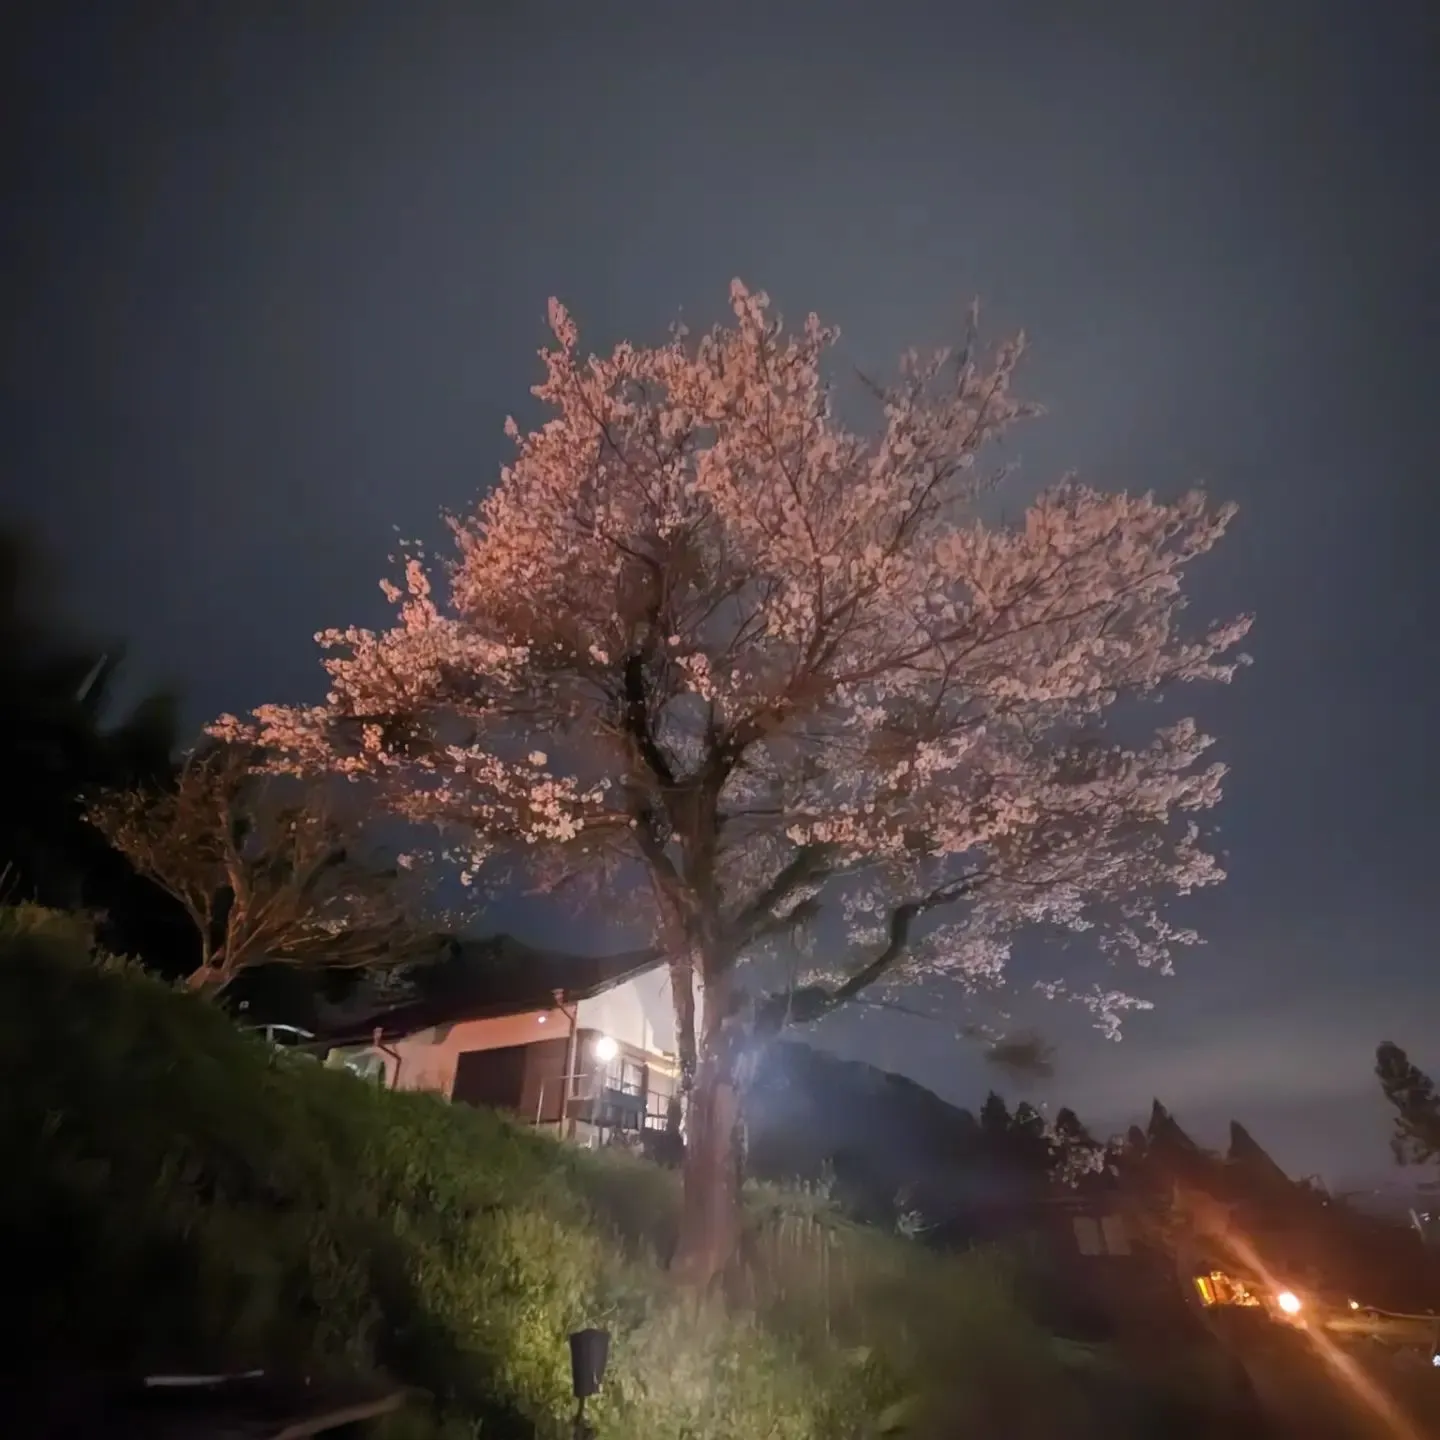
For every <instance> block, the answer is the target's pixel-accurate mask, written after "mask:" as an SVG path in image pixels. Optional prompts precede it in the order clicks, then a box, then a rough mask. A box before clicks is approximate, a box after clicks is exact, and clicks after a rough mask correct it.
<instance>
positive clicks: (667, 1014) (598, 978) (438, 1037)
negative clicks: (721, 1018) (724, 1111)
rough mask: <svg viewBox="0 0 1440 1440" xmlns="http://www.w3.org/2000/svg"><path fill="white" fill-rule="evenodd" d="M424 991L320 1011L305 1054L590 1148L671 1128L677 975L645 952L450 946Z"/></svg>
mask: <svg viewBox="0 0 1440 1440" xmlns="http://www.w3.org/2000/svg"><path fill="white" fill-rule="evenodd" d="M448 943H449V953H448V954H447V955H446V956H445V958H444V959H443V960H442V961H441V962H440V963H439V964H437V965H436V966H434V967H433V969H432V970H431V971H430V972H428V973H427V979H426V982H425V987H424V991H423V993H415V994H411V995H408V996H406V997H404V998H401V999H398V1000H390V1001H385V1000H383V999H378V998H377V997H376V996H375V994H374V993H373V992H372V993H371V994H369V995H362V996H360V997H355V998H352V999H351V1000H349V1001H347V1002H346V1003H345V1004H344V1005H339V1006H332V1007H328V1008H327V1007H323V1006H322V1007H320V1009H319V1010H318V1012H317V1014H316V1017H315V1019H314V1022H313V1024H312V1025H311V1026H310V1027H309V1028H310V1029H312V1030H313V1032H314V1037H313V1039H311V1040H309V1041H308V1042H307V1045H306V1048H308V1049H311V1050H313V1051H316V1052H318V1053H319V1054H321V1055H323V1057H324V1059H325V1063H327V1064H329V1065H334V1066H340V1065H343V1066H345V1067H346V1068H347V1069H350V1070H353V1071H355V1072H356V1073H358V1074H362V1075H365V1076H367V1077H369V1078H372V1079H375V1080H376V1081H378V1082H380V1083H382V1084H385V1085H387V1086H390V1087H392V1088H396V1089H401V1090H428V1091H433V1092H435V1093H437V1094H440V1095H443V1096H445V1097H446V1098H447V1099H450V1100H453V1101H458V1102H461V1103H464V1104H470V1105H484V1106H489V1107H493V1108H495V1109H499V1110H506V1111H509V1112H511V1113H512V1114H514V1115H516V1116H518V1117H519V1118H520V1119H522V1120H524V1121H526V1122H528V1123H530V1124H532V1125H536V1126H539V1127H541V1128H544V1129H548V1130H552V1131H557V1132H562V1133H564V1134H566V1135H567V1136H569V1137H571V1138H573V1139H576V1140H578V1141H579V1142H580V1143H582V1144H601V1143H606V1142H610V1141H615V1140H621V1141H625V1140H629V1141H633V1142H635V1143H639V1142H640V1140H641V1139H642V1137H643V1135H644V1132H645V1131H647V1130H663V1129H664V1128H665V1126H666V1123H667V1120H668V1117H669V1111H670V1105H671V1101H672V1099H673V1097H674V1096H675V1093H676V1089H677V1076H678V1066H677V1063H676V1058H675V1054H674V1051H675V1041H674V1021H673V1012H672V1008H671V1002H670V996H669V978H668V976H667V975H666V973H665V971H664V968H663V967H660V968H658V969H657V967H656V965H655V958H654V955H653V954H652V953H651V952H648V951H645V952H630V953H627V954H621V955H611V956H600V957H584V956H571V955H559V954H555V953H552V952H549V951H543V950H537V949H534V948H532V947H529V946H526V945H524V944H522V943H521V942H519V941H516V940H513V939H511V938H510V937H508V936H500V937H495V938H493V939H490V940H485V941H480V942H464V941H452V942H448Z"/></svg>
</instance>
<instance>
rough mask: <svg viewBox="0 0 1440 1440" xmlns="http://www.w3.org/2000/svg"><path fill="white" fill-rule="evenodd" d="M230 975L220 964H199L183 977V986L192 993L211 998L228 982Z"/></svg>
mask: <svg viewBox="0 0 1440 1440" xmlns="http://www.w3.org/2000/svg"><path fill="white" fill-rule="evenodd" d="M230 979H231V976H230V974H229V973H228V971H227V970H226V968H225V966H224V965H223V964H222V965H201V966H200V967H199V969H197V970H192V971H191V972H190V974H189V975H187V976H186V977H185V988H186V989H187V990H189V991H190V993H191V994H192V995H201V996H204V997H205V998H206V999H207V1000H213V999H214V998H215V997H216V996H217V995H218V994H219V993H220V992H221V991H222V990H223V989H224V988H225V987H226V985H228V984H229V983H230Z"/></svg>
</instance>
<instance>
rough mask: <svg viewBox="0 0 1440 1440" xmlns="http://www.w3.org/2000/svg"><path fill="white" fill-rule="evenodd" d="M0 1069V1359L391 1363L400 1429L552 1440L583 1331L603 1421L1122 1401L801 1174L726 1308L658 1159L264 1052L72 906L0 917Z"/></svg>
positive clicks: (62, 1369)
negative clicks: (813, 1199)
mask: <svg viewBox="0 0 1440 1440" xmlns="http://www.w3.org/2000/svg"><path fill="white" fill-rule="evenodd" d="M0 1085H3V1092H4V1096H5V1103H4V1105H3V1107H0V1141H3V1151H0V1153H3V1155H4V1157H5V1165H6V1183H5V1184H4V1186H3V1187H0V1234H4V1235H5V1236H6V1238H7V1241H8V1242H9V1246H10V1254H9V1260H10V1267H9V1273H8V1276H7V1282H6V1286H5V1291H6V1300H7V1305H8V1309H9V1310H10V1313H12V1314H19V1315H24V1316H26V1317H27V1324H26V1326H25V1327H24V1329H23V1331H22V1333H21V1335H20V1336H19V1337H18V1338H19V1343H20V1347H21V1348H20V1349H19V1350H14V1351H11V1352H10V1353H9V1354H7V1355H6V1356H5V1357H4V1358H5V1368H6V1369H10V1368H11V1367H12V1365H13V1366H14V1367H15V1369H16V1370H18V1371H19V1372H22V1373H28V1374H32V1375H33V1374H37V1373H38V1374H43V1373H46V1372H52V1373H55V1374H57V1375H64V1374H72V1373H74V1372H76V1371H79V1370H90V1369H102V1368H103V1369H139V1368H143V1367H152V1366H153V1367H163V1368H167V1369H171V1368H176V1367H184V1366H199V1367H205V1368H209V1367H213V1366H222V1365H225V1366H229V1365H250V1364H259V1365H280V1366H286V1367H293V1366H296V1365H303V1366H304V1367H306V1368H308V1369H309V1370H311V1371H312V1372H323V1371H327V1370H331V1369H338V1370H345V1371H348V1372H352V1373H353V1372H357V1371H358V1372H363V1373H373V1372H376V1371H383V1372H386V1373H388V1374H390V1375H392V1376H394V1377H396V1378H397V1379H399V1380H401V1381H404V1382H406V1383H408V1384H410V1385H413V1386H416V1387H420V1388H421V1389H423V1390H424V1391H425V1392H427V1393H428V1394H429V1395H430V1396H432V1397H433V1402H432V1403H431V1404H430V1405H429V1406H428V1407H427V1406H423V1405H422V1406H421V1407H419V1408H418V1409H417V1410H416V1411H415V1413H414V1414H413V1415H412V1416H411V1417H410V1418H409V1419H406V1420H404V1421H401V1422H398V1426H399V1428H401V1429H405V1430H414V1431H416V1433H427V1432H428V1431H430V1430H432V1429H433V1428H435V1427H439V1428H442V1429H443V1430H444V1431H445V1432H446V1434H447V1435H452V1434H453V1435H455V1436H457V1437H458V1436H461V1435H473V1434H480V1435H482V1436H483V1437H484V1440H494V1437H505V1436H526V1435H532V1434H533V1435H536V1436H539V1437H545V1436H551V1435H557V1436H558V1435H560V1434H562V1433H568V1431H566V1430H565V1427H564V1420H565V1417H566V1416H567V1415H568V1412H569V1407H570V1402H569V1399H568V1391H569V1386H568V1379H569V1377H568V1361H567V1354H566V1349H565V1343H564V1342H565V1336H566V1335H567V1333H568V1332H569V1331H570V1330H572V1329H574V1328H576V1327H578V1326H580V1325H585V1324H599V1325H604V1326H606V1327H608V1328H609V1329H610V1330H611V1332H612V1335H613V1342H612V1355H613V1360H612V1368H611V1375H610V1379H609V1382H608V1383H607V1386H606V1393H605V1395H604V1396H603V1397H602V1399H601V1401H600V1403H599V1405H598V1406H597V1407H596V1409H595V1413H594V1418H595V1421H596V1423H597V1425H598V1427H599V1430H600V1433H601V1435H602V1436H614V1437H617V1440H618V1437H622V1436H623V1437H625V1440H677V1437H682V1436H683V1437H692V1440H732V1437H733V1440H767V1437H769V1440H792V1437H794V1440H809V1437H816V1440H818V1437H830V1436H833V1437H837V1440H839V1437H847V1436H861V1435H878V1434H882V1433H905V1434H912V1435H917V1436H926V1435H935V1436H940V1435H950V1434H958V1433H974V1434H982V1435H983V1434H996V1435H999V1434H1003V1435H1005V1436H1006V1437H1007V1440H1026V1437H1031V1436H1033V1437H1037V1440H1038V1437H1042V1436H1043V1437H1045V1440H1051V1437H1063V1436H1080V1435H1085V1434H1092V1433H1093V1434H1098V1433H1102V1431H1103V1433H1108V1434H1111V1435H1113V1434H1115V1433H1117V1423H1116V1422H1118V1421H1119V1420H1120V1419H1121V1416H1120V1415H1119V1413H1118V1412H1117V1409H1116V1407H1117V1406H1119V1407H1120V1408H1121V1409H1133V1408H1134V1407H1135V1406H1136V1405H1138V1404H1139V1403H1140V1402H1139V1401H1138V1400H1136V1399H1135V1397H1134V1395H1133V1394H1132V1392H1131V1389H1130V1387H1123V1386H1118V1385H1116V1384H1115V1383H1113V1381H1112V1379H1111V1378H1109V1371H1108V1370H1107V1369H1106V1368H1105V1364H1104V1362H1103V1361H1097V1360H1096V1359H1095V1357H1094V1356H1086V1357H1082V1359H1083V1362H1084V1363H1078V1364H1077V1363H1076V1358H1075V1356H1074V1355H1073V1354H1071V1355H1067V1354H1066V1353H1064V1352H1063V1351H1062V1350H1061V1349H1060V1348H1059V1347H1057V1346H1056V1345H1055V1344H1054V1343H1052V1342H1051V1340H1050V1338H1049V1337H1047V1336H1046V1335H1045V1334H1044V1333H1043V1332H1042V1331H1041V1330H1039V1329H1038V1328H1037V1327H1036V1326H1035V1325H1034V1324H1033V1323H1032V1322H1031V1321H1030V1320H1029V1319H1028V1318H1027V1316H1026V1315H1025V1314H1024V1313H1022V1312H1021V1310H1020V1309H1019V1307H1018V1306H1017V1304H1016V1302H1015V1301H1014V1299H1013V1297H1012V1294H1011V1292H1010V1289H1009V1287H1008V1286H1007V1284H1006V1281H1005V1277H1004V1274H1003V1273H1002V1270H1001V1269H1000V1267H999V1266H998V1265H997V1264H996V1263H995V1262H994V1261H993V1260H987V1259H985V1258H983V1257H977V1258H971V1259H958V1258H957V1259H942V1258H937V1257H936V1256H934V1255H932V1254H925V1253H923V1252H921V1251H919V1250H918V1249H917V1248H916V1247H914V1246H912V1245H910V1244H908V1243H907V1242H905V1241H903V1240H900V1239H898V1238H896V1237H891V1236H886V1235H882V1234H879V1233H876V1232H873V1231H863V1230H859V1229H855V1228H853V1227H849V1226H847V1225H845V1224H844V1223H842V1222H840V1221H839V1220H838V1219H836V1218H835V1217H834V1216H833V1215H831V1214H829V1213H828V1212H826V1211H825V1210H824V1208H823V1207H815V1208H809V1207H807V1204H806V1202H805V1199H804V1197H803V1196H784V1195H780V1194H757V1195H756V1197H755V1198H754V1204H753V1209H752V1213H751V1215H750V1217H749V1221H748V1227H747V1236H746V1246H745V1254H744V1258H743V1261H742V1262H741V1264H740V1265H739V1266H738V1267H737V1272H736V1275H735V1276H734V1277H733V1279H734V1283H733V1285H732V1292H733V1293H732V1296H731V1300H730V1303H729V1304H728V1305H721V1304H719V1303H712V1304H708V1305H706V1306H703V1307H702V1306H697V1304H696V1303H695V1302H694V1301H692V1300H689V1299H687V1298H686V1297H684V1296H681V1295H678V1294H676V1293H674V1292H673V1291H672V1289H671V1287H670V1285H669V1282H668V1279H667V1277H666V1275H665V1272H664V1270H663V1267H662V1266H661V1265H660V1264H659V1262H658V1259H657V1256H658V1255H660V1254H662V1253H663V1252H664V1250H665V1248H666V1246H667V1244H668V1237H669V1235H670V1234H671V1233H672V1232H673V1227H674V1218H675V1193H674V1186H673V1177H671V1176H670V1175H668V1174H666V1173H665V1172H662V1171H659V1170H655V1169H653V1168H650V1167H648V1166H646V1165H644V1164H643V1163H641V1162H638V1161H635V1160H632V1159H629V1158H628V1157H623V1156H618V1155H614V1154H595V1153H587V1152H582V1151H578V1150H573V1149H570V1148H566V1147H562V1146H560V1145H558V1144H556V1143H554V1142H552V1141H550V1140H547V1139H546V1138H544V1137H541V1136H537V1135H535V1134H532V1133H530V1132H528V1131H524V1130H521V1129H519V1128H517V1127H514V1126H512V1125H510V1124H508V1123H506V1122H505V1121H503V1120H502V1119H500V1118H499V1117H497V1116H494V1115H491V1114H488V1113H485V1112H480V1111H476V1110H472V1109H469V1108H467V1107H463V1106H453V1107H452V1106H449V1105H446V1104H444V1103H443V1102H441V1101H439V1100H436V1099H433V1098H431V1097H427V1096H423V1095H406V1094H399V1095H396V1094H390V1093H386V1092H383V1091H380V1090H378V1089H375V1088H373V1087H370V1086H368V1085H366V1084H365V1083H364V1082H362V1081H360V1080H357V1079H355V1078H354V1077H352V1076H350V1075H348V1074H346V1073H344V1072H338V1071H331V1070H325V1069H322V1068H320V1067H319V1066H316V1065H314V1064H312V1063H306V1062H303V1061H299V1060H296V1059H294V1058H291V1057H285V1056H281V1055H277V1054H275V1053H273V1052H271V1051H269V1050H268V1049H267V1048H266V1047H265V1046H264V1045H262V1044H261V1043H260V1042H259V1041H257V1040H254V1039H252V1038H251V1037H248V1036H246V1035H244V1034H241V1033H240V1032H238V1031H237V1030H236V1029H235V1028H234V1027H233V1025H232V1024H231V1023H230V1022H229V1021H228V1020H227V1019H226V1018H225V1016H224V1015H222V1014H221V1013H219V1012H218V1011H216V1010H214V1009H212V1008H208V1007H207V1006H206V1005H205V1004H204V1003H203V1002H199V1001H197V1000H195V999H193V998H192V997H190V996H188V995H184V994H180V993H177V992H175V991H173V990H170V989H167V988H165V987H164V986H162V985H160V984H158V983H157V982H155V981H153V980H150V979H148V978H146V977H145V976H144V975H143V974H141V973H140V972H139V970H138V969H136V968H135V967H134V966H129V965H122V964H119V963H96V962H95V961H94V960H93V959H92V958H91V956H90V952H89V946H88V941H87V937H86V936H85V934H84V933H83V930H81V929H80V928H78V927H77V926H76V924H75V923H74V922H72V921H70V920H68V919H67V918H65V917H60V916H55V915H52V914H47V913H44V912H36V911H14V910H12V911H5V912H0ZM1087 1416H1088V1417H1090V1420H1089V1421H1088V1422H1087V1421H1086V1420H1085V1419H1084V1418H1083V1417H1087ZM1124 1429H1125V1427H1121V1428H1120V1433H1124ZM1177 1433H1178V1432H1177Z"/></svg>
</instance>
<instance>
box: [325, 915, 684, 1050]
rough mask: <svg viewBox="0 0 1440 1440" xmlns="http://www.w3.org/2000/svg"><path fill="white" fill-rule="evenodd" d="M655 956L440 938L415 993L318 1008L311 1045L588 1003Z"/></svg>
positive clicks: (649, 966) (510, 940)
mask: <svg viewBox="0 0 1440 1440" xmlns="http://www.w3.org/2000/svg"><path fill="white" fill-rule="evenodd" d="M657 963H658V957H657V956H656V953H655V952H654V951H653V950H627V951H623V952H621V953H619V954H615V955H572V954H567V953H564V952H561V951H555V950H541V949H537V948H536V947H534V946H531V945H527V944H525V943H524V942H523V941H521V940H516V939H515V938H514V937H513V936H511V935H494V936H487V937H486V938H485V939H483V940H467V939H464V938H460V937H453V936H446V937H441V953H440V956H439V958H438V959H437V960H436V961H434V962H433V963H432V964H430V965H428V966H426V967H424V969H422V970H421V971H420V975H419V978H418V980H417V983H416V988H415V991H414V992H413V993H411V994H409V995H406V996H404V997H403V998H400V999H397V1000H392V1001H390V1002H388V1003H387V1002H384V1001H380V1000H377V998H376V997H375V996H374V995H373V994H372V995H370V996H368V997H367V996H364V995H362V996H360V997H359V998H358V999H356V1000H352V1001H349V1002H347V1003H345V1004H343V1005H338V1006H327V1007H322V1009H321V1010H320V1013H319V1014H318V1016H317V1023H316V1025H315V1026H314V1029H315V1034H316V1043H323V1044H325V1045H327V1046H334V1045H344V1044H347V1043H360V1042H362V1041H368V1040H370V1039H371V1038H372V1037H373V1036H374V1034H375V1032H376V1031H377V1030H379V1031H380V1032H381V1035H382V1037H383V1038H384V1039H387V1040H395V1039H400V1038H403V1037H404V1036H406V1035H413V1034H415V1033H416V1032H417V1031H420V1030H429V1029H431V1028H433V1027H434V1026H437V1025H457V1024H460V1023H461V1022H463V1021H466V1020H488V1019H496V1018H499V1017H501V1016H505V1015H521V1014H524V1013H526V1012H527V1011H530V1010H549V1009H552V1008H554V1006H555V1004H556V1000H557V997H558V999H559V1001H560V1003H562V1004H564V1005H574V1004H575V1003H576V1002H577V1001H580V1000H588V999H591V998H592V997H593V996H596V995H600V994H603V993H604V992H605V991H606V990H611V989H613V988H614V987H615V986H617V985H623V984H624V983H625V982H626V981H627V980H632V979H634V978H635V977H636V976H637V975H643V974H644V973H645V972H646V971H649V970H653V969H654V968H655V966H656V964H657Z"/></svg>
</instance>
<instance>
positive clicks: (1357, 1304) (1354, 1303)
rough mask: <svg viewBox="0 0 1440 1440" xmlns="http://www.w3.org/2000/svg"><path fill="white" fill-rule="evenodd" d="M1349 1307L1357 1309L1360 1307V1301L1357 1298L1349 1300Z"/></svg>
mask: <svg viewBox="0 0 1440 1440" xmlns="http://www.w3.org/2000/svg"><path fill="white" fill-rule="evenodd" d="M1350 1308H1351V1309H1352V1310H1358V1309H1359V1308H1360V1302H1359V1301H1358V1300H1352V1301H1351V1302H1350Z"/></svg>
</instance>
